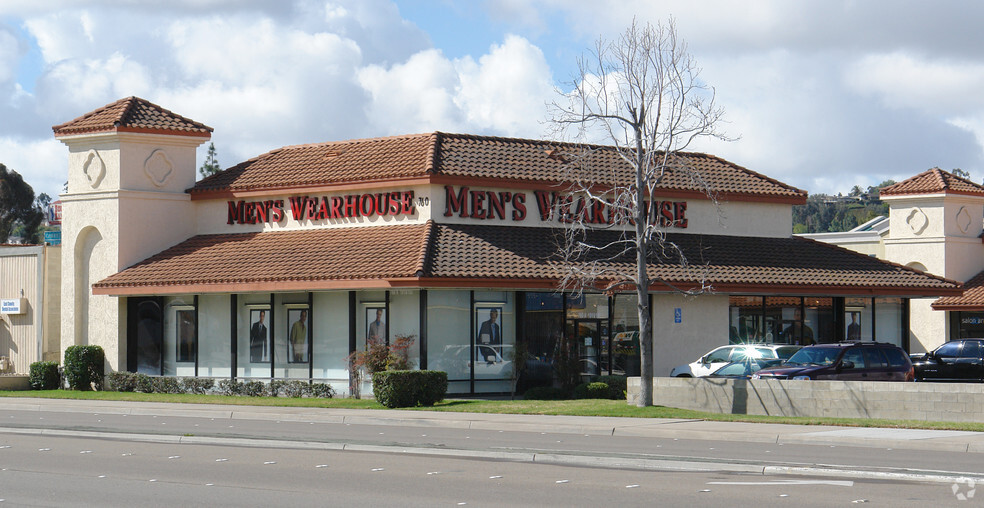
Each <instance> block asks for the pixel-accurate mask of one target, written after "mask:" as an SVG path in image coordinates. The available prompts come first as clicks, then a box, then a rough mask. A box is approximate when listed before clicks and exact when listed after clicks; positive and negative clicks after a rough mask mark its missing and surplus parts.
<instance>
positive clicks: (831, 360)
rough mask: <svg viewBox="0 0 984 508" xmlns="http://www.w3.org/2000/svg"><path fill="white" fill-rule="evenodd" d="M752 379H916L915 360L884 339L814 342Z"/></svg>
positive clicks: (753, 375) (761, 371)
mask: <svg viewBox="0 0 984 508" xmlns="http://www.w3.org/2000/svg"><path fill="white" fill-rule="evenodd" d="M752 379H839V380H843V381H912V380H913V379H914V374H913V370H912V363H911V362H910V361H909V357H908V356H906V354H905V351H902V348H900V347H898V346H896V345H894V344H886V343H882V342H841V343H838V344H814V345H812V346H806V347H804V348H803V349H800V350H799V351H797V352H796V354H794V355H793V356H791V357H790V358H789V360H786V361H785V362H783V364H782V365H779V366H777V367H770V368H767V369H762V370H760V371H758V372H756V373H754V374H752Z"/></svg>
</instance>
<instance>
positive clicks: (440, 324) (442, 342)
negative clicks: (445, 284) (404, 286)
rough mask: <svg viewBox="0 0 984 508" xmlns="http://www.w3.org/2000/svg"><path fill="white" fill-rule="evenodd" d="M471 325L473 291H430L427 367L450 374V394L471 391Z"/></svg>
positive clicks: (428, 297) (428, 298)
mask: <svg viewBox="0 0 984 508" xmlns="http://www.w3.org/2000/svg"><path fill="white" fill-rule="evenodd" d="M470 325H471V293H470V292H469V291H442V290H431V291H428V292H427V367H428V368H429V369H431V370H443V371H444V372H447V373H448V381H449V383H448V391H449V392H450V391H451V390H454V391H455V393H462V392H468V391H470V389H471V388H470V386H469V384H468V383H464V384H461V383H453V382H454V381H470V379H471V378H470V376H471V366H470V364H471V360H470V356H471V346H470V344H469V342H470V338H469V335H470V334H469V333H468V332H467V330H469V329H470Z"/></svg>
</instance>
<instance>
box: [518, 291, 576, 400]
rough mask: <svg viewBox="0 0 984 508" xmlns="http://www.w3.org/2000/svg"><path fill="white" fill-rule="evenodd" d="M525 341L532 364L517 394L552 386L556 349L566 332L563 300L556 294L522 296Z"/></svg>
mask: <svg viewBox="0 0 984 508" xmlns="http://www.w3.org/2000/svg"><path fill="white" fill-rule="evenodd" d="M523 299H524V301H525V303H524V305H525V307H524V312H523V323H522V329H523V338H524V339H525V340H526V351H527V355H528V358H529V360H528V361H527V362H526V363H527V364H526V369H525V370H524V371H523V376H522V378H521V379H520V385H519V387H518V390H517V391H520V392H522V391H525V390H527V389H529V388H532V387H534V386H552V385H553V380H554V368H555V364H556V363H555V362H556V355H557V348H558V347H559V345H560V342H561V338H562V336H563V331H564V309H563V300H564V297H563V295H561V294H560V293H556V292H549V293H546V292H543V293H540V292H528V293H525V294H524V296H523Z"/></svg>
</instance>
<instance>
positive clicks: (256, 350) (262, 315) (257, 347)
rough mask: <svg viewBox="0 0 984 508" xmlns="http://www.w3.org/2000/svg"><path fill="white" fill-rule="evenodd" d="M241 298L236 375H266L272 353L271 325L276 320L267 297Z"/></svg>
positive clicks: (255, 376)
mask: <svg viewBox="0 0 984 508" xmlns="http://www.w3.org/2000/svg"><path fill="white" fill-rule="evenodd" d="M243 300H244V301H243ZM241 301H243V302H242V305H241V306H240V308H239V315H238V316H237V320H238V323H237V328H238V330H239V337H238V338H237V344H236V351H237V352H238V355H237V358H236V361H237V365H238V368H237V371H236V376H237V377H242V378H264V377H265V378H269V377H270V373H271V364H272V356H273V342H272V341H273V335H272V332H271V327H272V326H274V322H275V320H274V315H273V312H272V309H271V306H270V297H269V295H248V296H243V297H241Z"/></svg>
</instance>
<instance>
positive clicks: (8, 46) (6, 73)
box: [0, 26, 20, 85]
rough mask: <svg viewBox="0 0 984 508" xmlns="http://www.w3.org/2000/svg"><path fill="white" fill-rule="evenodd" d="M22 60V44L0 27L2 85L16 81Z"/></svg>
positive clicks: (0, 82)
mask: <svg viewBox="0 0 984 508" xmlns="http://www.w3.org/2000/svg"><path fill="white" fill-rule="evenodd" d="M19 59H20V44H19V41H18V40H17V37H16V36H14V34H12V33H10V32H8V31H7V30H4V27H3V26H0V85H2V84H3V83H7V82H9V81H11V80H13V79H14V76H16V75H17V64H18V61H19Z"/></svg>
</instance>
